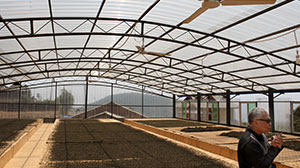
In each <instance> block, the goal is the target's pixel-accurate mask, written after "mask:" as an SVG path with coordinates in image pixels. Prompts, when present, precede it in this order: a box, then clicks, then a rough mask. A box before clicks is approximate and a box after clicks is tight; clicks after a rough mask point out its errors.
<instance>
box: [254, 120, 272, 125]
mask: <svg viewBox="0 0 300 168" xmlns="http://www.w3.org/2000/svg"><path fill="white" fill-rule="evenodd" d="M257 120H259V121H264V122H266V123H268V124H269V123H271V122H272V120H271V119H257Z"/></svg>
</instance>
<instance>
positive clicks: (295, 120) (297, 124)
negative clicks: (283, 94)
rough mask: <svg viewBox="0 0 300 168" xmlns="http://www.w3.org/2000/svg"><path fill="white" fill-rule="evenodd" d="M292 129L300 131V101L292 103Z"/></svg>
mask: <svg viewBox="0 0 300 168" xmlns="http://www.w3.org/2000/svg"><path fill="white" fill-rule="evenodd" d="M292 108H293V114H292V131H293V132H296V133H300V102H297V103H293V107H292Z"/></svg>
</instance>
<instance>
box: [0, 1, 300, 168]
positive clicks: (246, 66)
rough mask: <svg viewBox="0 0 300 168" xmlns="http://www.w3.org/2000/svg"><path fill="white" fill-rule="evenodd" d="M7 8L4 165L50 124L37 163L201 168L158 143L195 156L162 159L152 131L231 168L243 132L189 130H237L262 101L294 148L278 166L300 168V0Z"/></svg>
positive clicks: (1, 28)
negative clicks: (20, 145)
mask: <svg viewBox="0 0 300 168" xmlns="http://www.w3.org/2000/svg"><path fill="white" fill-rule="evenodd" d="M0 9H1V10H0V127H1V128H0V138H1V144H0V167H2V166H3V167H4V165H6V166H8V165H9V164H10V161H12V160H13V159H14V158H9V159H6V162H4V161H2V160H5V159H2V158H4V157H6V156H5V153H7V151H9V149H10V148H12V147H13V146H14V145H13V144H14V143H15V142H16V141H18V139H19V138H20V137H22V136H23V135H24V134H25V133H24V132H26V130H34V129H33V128H36V129H37V130H38V129H40V128H42V126H43V125H47V127H45V129H50V128H51V130H47V131H44V132H45V136H46V132H47V133H48V134H49V135H48V134H47V140H46V141H47V143H45V144H46V147H45V151H46V152H45V153H46V154H43V156H42V158H41V159H40V160H39V165H40V166H41V167H80V166H82V167H141V166H142V165H143V166H145V165H146V167H197V166H199V165H201V159H199V158H198V155H196V154H194V153H193V152H191V151H189V150H187V149H186V148H180V149H177V148H176V149H174V150H173V147H174V144H172V143H169V142H165V141H164V142H161V139H159V140H158V141H159V143H162V144H161V145H159V147H157V150H159V149H161V150H162V151H164V150H165V152H166V153H168V151H169V152H170V153H172V152H174V154H173V155H172V156H174V155H176V153H178V155H180V156H182V157H179V156H176V157H179V158H181V159H184V157H183V156H186V157H187V159H184V161H181V160H180V159H179V160H178V158H175V156H174V158H173V157H169V158H170V160H168V158H167V156H165V155H164V154H163V153H160V154H159V157H156V156H155V154H154V153H156V152H157V150H155V149H156V147H155V145H154V144H157V143H158V142H155V143H154V140H153V144H151V146H152V145H153V148H152V147H151V146H150V144H147V143H146V142H148V141H151V142H152V139H154V136H152V135H151V136H150V135H148V134H146V133H145V132H148V131H149V132H152V133H155V134H159V135H161V136H166V137H167V138H170V139H174V140H175V141H176V140H177V141H180V139H182V138H179V137H177V136H183V137H184V138H187V137H189V140H182V142H183V143H187V144H188V145H191V146H194V147H196V148H200V149H201V150H204V151H208V152H211V153H212V154H213V155H218V156H220V157H224V158H225V159H224V160H226V159H229V160H231V161H233V162H234V163H231V161H228V162H227V161H224V160H223V161H221V162H219V160H222V159H216V158H215V156H208V159H210V160H209V161H203V162H207V167H234V166H236V165H237V162H236V160H237V157H236V145H237V142H238V139H233V140H232V139H226V142H225V141H224V142H223V141H222V143H224V144H223V145H217V144H218V143H221V142H215V141H213V142H210V141H209V142H208V140H206V138H209V136H211V137H214V136H216V138H213V139H215V140H216V139H218V138H217V137H218V136H219V135H215V134H216V131H211V132H213V133H211V134H207V135H206V134H205V136H204V135H203V137H201V136H202V134H201V133H199V132H198V133H195V134H193V135H192V133H191V134H189V133H188V132H184V133H183V132H182V131H183V130H185V129H187V128H192V127H193V128H200V127H205V128H206V127H207V128H208V127H217V128H222V129H223V128H226V129H230V130H231V131H232V132H231V133H233V132H238V131H240V132H241V131H243V130H244V129H245V128H246V127H247V126H248V114H249V112H250V111H251V110H252V109H253V108H255V107H262V108H264V109H266V110H267V111H268V113H269V115H270V118H271V119H272V129H271V131H272V132H273V133H274V134H275V133H283V134H284V136H285V138H286V139H284V140H285V141H286V146H289V144H288V143H287V142H291V143H293V144H292V145H290V146H294V147H295V146H296V147H295V149H294V148H293V149H290V148H284V150H285V154H282V155H280V156H279V158H278V159H277V160H275V162H274V163H276V165H277V167H287V168H288V167H300V166H299V165H300V160H299V158H300V52H299V50H300V17H299V16H300V1H299V0H85V1H83V0H75V1H67V0H35V1H32V0H10V1H7V0H0ZM175 121H176V124H178V123H180V124H179V125H176V124H174V123H175ZM159 122H161V123H159ZM162 123H165V125H163V126H162V125H159V124H162ZM18 124H20V125H19V126H16V125H18ZM147 124H149V125H150V126H149V125H147ZM156 124H157V125H156ZM172 124H174V125H175V126H174V125H172ZM128 126H130V127H128ZM52 127H53V128H52ZM131 127H134V128H137V127H138V129H139V130H144V131H141V132H139V133H137V132H138V131H137V130H134V129H133V130H132V128H131ZM179 127H180V128H181V129H182V130H179ZM129 128H131V129H129ZM1 129H2V130H1ZM61 131H62V132H61ZM68 131H70V132H68ZM76 131H77V132H76ZM81 131H82V132H81ZM223 131H224V132H225V133H227V132H228V131H227V132H226V130H223ZM16 132H17V133H16ZM126 132H127V134H126ZM203 132H205V131H203ZM224 132H223V133H224ZM32 134H33V135H34V133H32ZM171 134H172V135H171ZM173 134H174V135H173ZM175 134H176V135H175ZM28 136H29V133H28ZM30 136H31V134H30ZM197 136H200V137H198V139H197V138H195V137H197ZM72 137H73V138H75V137H77V138H75V140H73V139H72ZM120 137H122V138H123V139H122V138H121V139H118V138H120ZM174 137H177V138H174ZM191 137H192V138H191ZM131 138H132V139H131ZM134 138H136V139H138V140H133V139H134ZM201 138H203V139H201ZM227 138H228V137H227ZM231 138H232V137H231ZM236 138H238V137H236ZM124 139H125V140H124ZM195 139H197V142H194V140H195ZM223 139H224V137H223ZM131 140H132V141H131ZM107 141H109V142H107ZM116 141H118V142H119V143H120V144H123V146H121V145H120V144H118V145H116V144H114V143H113V142H116ZM192 141H193V142H192ZM198 141H199V142H198ZM62 142H63V143H62ZM140 142H143V143H142V144H140ZM189 142H190V143H189ZM77 143H78V144H77ZM199 143H200V144H201V145H198V146H197V145H194V144H199ZM203 143H205V145H203ZM206 143H208V144H206ZM70 144H71V145H72V144H73V145H74V146H71V145H70ZM75 144H76V145H77V146H75ZM108 144H113V145H115V146H111V145H108ZM124 144H125V145H124ZM225 144H226V145H228V144H231V146H226V145H225ZM232 144H233V145H232ZM93 145H95V146H93ZM130 145H133V146H130ZM147 145H148V146H147ZM209 145H213V147H207V146H209ZM79 146H80V147H79ZM162 146H164V147H166V149H164V148H162ZM175 146H176V145H175ZM204 146H206V147H204ZM167 147H168V149H167ZM171 147H172V150H171V149H170V148H171ZM75 148H76V149H77V150H79V151H81V152H82V151H85V150H87V151H86V152H87V153H88V151H93V150H92V149H101V150H102V149H103V153H101V154H100V153H91V154H89V157H88V156H83V155H81V154H80V152H78V151H75ZM127 148H128V149H127ZM133 148H134V149H139V150H137V151H131V150H132V149H133ZM63 149H64V151H63ZM73 149H74V151H73ZM122 150H124V151H127V153H126V155H125V154H124V156H123V154H120V151H122ZM152 150H153V153H151V152H152ZM224 150H225V151H226V152H224ZM112 151H115V152H116V153H113V152H112ZM141 151H143V152H142V154H139V152H141ZM222 151H223V152H222ZM51 152H52V153H51ZM118 152H119V153H118ZM181 152H182V153H181ZM82 153H84V152H82ZM288 154H289V155H288ZM100 155H101V157H100ZM102 155H103V157H102ZM144 155H145V156H144ZM170 155H171V154H170ZM62 156H64V157H62ZM150 156H151V157H150ZM149 157H150V158H149ZM160 157H161V158H160ZM164 157H166V158H164ZM172 159H174V163H172V164H171V162H172ZM216 160H218V161H216ZM215 162H217V163H216V165H214V163H215ZM22 164H23V166H25V165H26V164H27V163H22ZM176 165H177V166H176ZM8 167H9V166H8ZM17 167H18V166H17ZM25 167H26V166H25ZM204 167H205V166H204Z"/></svg>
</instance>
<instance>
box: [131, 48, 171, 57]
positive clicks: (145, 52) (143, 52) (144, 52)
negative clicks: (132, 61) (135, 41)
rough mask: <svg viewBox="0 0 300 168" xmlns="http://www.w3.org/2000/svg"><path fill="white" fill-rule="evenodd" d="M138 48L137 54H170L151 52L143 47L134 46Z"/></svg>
mask: <svg viewBox="0 0 300 168" xmlns="http://www.w3.org/2000/svg"><path fill="white" fill-rule="evenodd" d="M135 47H136V48H137V49H138V53H139V54H151V55H159V56H171V54H168V53H160V52H151V51H145V48H144V47H140V46H135Z"/></svg>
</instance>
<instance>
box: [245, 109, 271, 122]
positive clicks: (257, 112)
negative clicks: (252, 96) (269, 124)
mask: <svg viewBox="0 0 300 168" xmlns="http://www.w3.org/2000/svg"><path fill="white" fill-rule="evenodd" d="M264 113H267V111H266V110H265V109H264V108H261V107H256V108H254V109H252V110H251V112H250V113H249V115H248V122H249V124H251V123H252V122H253V121H254V120H255V119H257V118H259V117H260V116H262V115H263V114H264Z"/></svg>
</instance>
